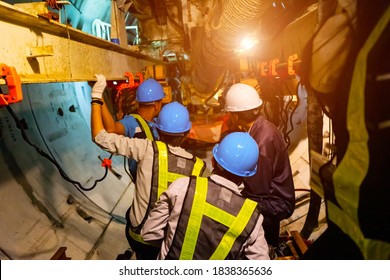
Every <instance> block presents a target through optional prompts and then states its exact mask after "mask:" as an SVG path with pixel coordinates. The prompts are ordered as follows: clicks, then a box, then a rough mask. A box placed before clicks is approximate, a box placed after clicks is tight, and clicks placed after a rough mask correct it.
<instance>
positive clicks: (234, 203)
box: [166, 177, 260, 260]
mask: <svg viewBox="0 0 390 280" xmlns="http://www.w3.org/2000/svg"><path fill="white" fill-rule="evenodd" d="M209 184H211V185H212V187H211V186H210V187H209ZM223 197H225V198H224V199H223ZM221 200H222V201H223V202H222V201H221ZM221 202H222V203H221ZM182 207H183V208H182V211H181V214H180V218H179V220H180V224H178V227H177V229H176V233H175V237H174V239H173V241H172V246H171V248H170V249H169V252H168V254H167V256H166V259H181V260H192V259H211V260H223V259H238V258H239V257H240V255H239V253H240V252H241V249H242V245H243V244H244V242H245V241H246V240H247V238H248V237H249V235H250V234H251V232H252V231H253V228H254V226H255V225H256V223H257V221H258V218H259V216H260V208H259V206H258V204H257V203H256V202H255V201H253V200H250V199H245V198H243V197H242V196H240V195H238V194H235V193H233V192H232V191H231V190H229V189H227V188H225V187H223V186H220V185H218V184H217V183H215V182H213V181H212V180H209V179H208V178H202V177H191V180H190V184H189V186H188V189H187V193H186V197H185V200H184V203H183V206H182Z"/></svg>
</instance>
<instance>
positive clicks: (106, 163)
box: [102, 158, 112, 168]
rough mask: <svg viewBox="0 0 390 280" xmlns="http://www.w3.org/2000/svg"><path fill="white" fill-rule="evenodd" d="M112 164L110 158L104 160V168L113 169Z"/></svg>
mask: <svg viewBox="0 0 390 280" xmlns="http://www.w3.org/2000/svg"><path fill="white" fill-rule="evenodd" d="M111 163H112V160H111V159H109V158H105V159H103V160H102V166H103V167H107V168H111Z"/></svg>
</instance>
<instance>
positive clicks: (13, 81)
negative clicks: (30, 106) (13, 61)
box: [0, 63, 23, 107]
mask: <svg viewBox="0 0 390 280" xmlns="http://www.w3.org/2000/svg"><path fill="white" fill-rule="evenodd" d="M0 76H1V78H2V79H4V80H5V83H6V85H7V86H8V91H9V92H8V94H4V93H0V107H2V106H5V105H9V104H11V103H16V102H19V101H22V100H23V93H22V84H21V82H20V76H19V75H18V74H17V73H16V70H15V67H12V66H7V65H5V64H4V63H0Z"/></svg>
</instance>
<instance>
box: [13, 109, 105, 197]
mask: <svg viewBox="0 0 390 280" xmlns="http://www.w3.org/2000/svg"><path fill="white" fill-rule="evenodd" d="M6 108H7V110H8V112H9V113H10V114H11V116H12V118H13V119H14V120H15V122H16V127H17V128H18V129H19V130H20V132H21V134H22V137H23V139H24V140H25V141H26V142H27V143H28V144H29V145H30V146H32V147H34V148H35V150H36V151H37V152H38V153H40V154H41V155H42V156H43V157H45V158H47V159H48V160H49V161H50V162H51V163H53V164H54V165H55V166H56V167H57V169H58V171H59V173H60V175H61V177H62V178H63V179H65V180H66V181H68V182H70V183H72V184H74V185H75V186H76V187H79V188H80V189H82V190H83V191H90V190H92V189H94V188H95V187H96V184H97V183H98V182H100V181H103V180H104V178H105V177H106V176H107V172H108V167H106V171H105V173H104V175H103V177H102V178H100V179H97V180H95V183H94V184H93V185H92V186H91V187H89V188H85V187H83V186H82V185H81V184H80V182H78V181H74V180H72V179H71V178H69V176H68V175H67V174H66V173H65V171H64V170H63V169H62V168H61V166H60V165H59V164H58V162H57V161H56V160H55V159H54V158H53V157H51V156H50V155H49V154H48V153H46V152H45V151H44V150H42V149H41V148H40V147H38V146H37V145H35V144H33V143H31V142H30V140H29V139H28V137H27V135H26V133H25V131H24V128H23V124H22V122H21V121H20V120H19V119H18V117H17V116H16V115H15V113H14V111H13V110H12V109H11V107H10V106H9V105H7V106H6ZM111 157H112V154H111V156H110V158H111Z"/></svg>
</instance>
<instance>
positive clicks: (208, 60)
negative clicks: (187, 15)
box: [192, 0, 273, 98]
mask: <svg viewBox="0 0 390 280" xmlns="http://www.w3.org/2000/svg"><path fill="white" fill-rule="evenodd" d="M272 2H273V1H270V0H266V1H261V0H239V1H237V0H229V1H222V0H220V1H216V4H215V5H214V7H213V9H212V11H211V13H210V17H209V18H210V21H209V23H208V26H207V27H209V28H205V32H204V33H203V39H204V40H202V44H201V47H200V49H199V50H198V55H197V56H196V61H195V67H194V71H193V73H192V83H193V86H194V89H195V91H196V94H197V95H199V97H201V98H208V97H209V96H210V94H213V92H215V91H216V90H217V85H219V84H220V82H221V80H222V78H223V75H224V73H225V71H226V69H227V67H228V65H229V61H230V58H231V57H232V55H233V51H234V49H235V47H236V46H237V44H238V41H237V40H238V38H239V37H240V34H242V33H243V32H245V31H247V30H253V29H254V28H255V27H256V21H260V18H261V16H262V15H263V14H264V13H265V12H266V11H267V9H268V8H269V7H270V6H271V4H272Z"/></svg>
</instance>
